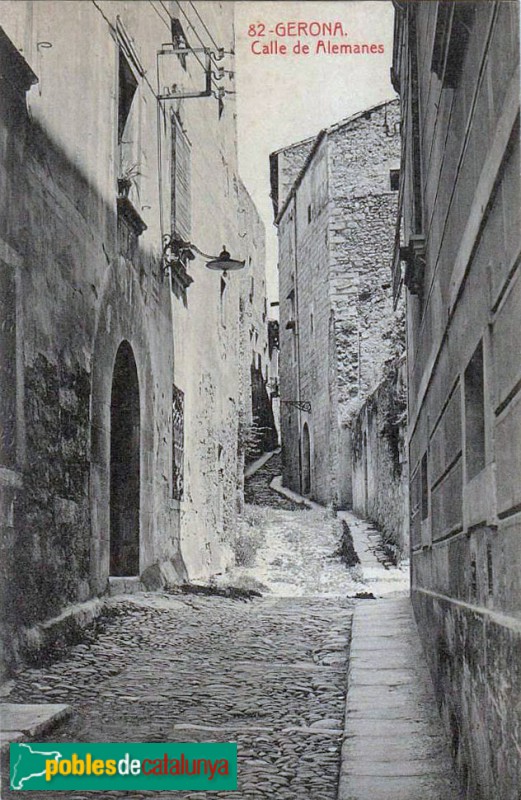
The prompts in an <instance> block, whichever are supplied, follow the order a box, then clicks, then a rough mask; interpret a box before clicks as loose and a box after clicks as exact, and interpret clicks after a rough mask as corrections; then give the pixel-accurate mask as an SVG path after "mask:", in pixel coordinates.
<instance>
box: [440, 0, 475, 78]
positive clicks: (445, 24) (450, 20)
mask: <svg viewBox="0 0 521 800" xmlns="http://www.w3.org/2000/svg"><path fill="white" fill-rule="evenodd" d="M474 14H475V3H455V2H454V0H450V1H449V0H445V2H440V3H438V10H437V17H436V31H435V35H434V46H433V50H432V60H431V70H432V71H433V72H434V73H436V75H437V76H438V78H439V79H440V80H442V81H443V86H444V87H447V88H449V89H455V88H456V87H457V85H458V82H459V78H460V75H461V72H462V69H463V62H464V60H465V53H466V51H467V44H468V40H469V38H470V33H471V30H472V25H473V22H474Z"/></svg>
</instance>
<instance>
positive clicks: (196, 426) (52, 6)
mask: <svg viewBox="0 0 521 800" xmlns="http://www.w3.org/2000/svg"><path fill="white" fill-rule="evenodd" d="M131 5H132V8H130V7H126V6H125V8H123V6H121V4H118V3H108V4H105V5H104V7H103V8H101V7H98V6H97V5H95V4H92V3H79V4H78V5H77V8H76V7H75V8H74V9H73V8H72V7H71V6H70V5H68V4H64V5H63V7H62V5H61V4H57V3H55V2H52V0H43V1H42V2H41V3H38V4H37V5H35V6H34V8H33V12H32V15H31V22H30V24H28V19H29V17H27V15H26V13H25V7H24V5H23V4H20V3H17V2H10V0H7V2H5V3H4V4H3V6H2V12H3V13H2V28H0V72H1V75H2V92H1V93H0V106H1V108H0V110H1V112H2V113H1V121H0V129H1V130H0V183H1V185H2V187H3V192H2V197H3V200H4V202H3V221H4V225H3V226H2V231H1V232H0V274H1V289H2V295H3V297H5V300H6V305H7V307H8V315H7V324H6V325H5V326H2V329H1V330H0V351H1V359H2V363H1V364H0V372H1V375H0V377H1V378H2V388H3V387H4V386H7V387H8V389H7V392H6V394H5V401H4V398H2V408H1V411H2V426H3V428H4V430H5V433H4V434H3V436H2V438H1V443H0V444H1V447H0V489H1V490H2V491H1V505H2V512H5V513H3V514H2V529H1V531H0V533H1V543H0V556H1V558H0V564H1V566H0V576H1V583H2V598H1V605H2V607H3V609H4V612H5V613H4V615H3V629H2V638H3V640H4V643H5V648H4V656H5V659H6V661H7V662H8V665H9V667H12V666H14V665H16V663H17V662H18V661H19V659H20V656H21V651H22V649H23V647H24V641H25V639H26V638H27V636H29V638H30V633H31V631H33V630H35V629H38V626H39V625H40V624H44V623H45V621H48V620H49V619H54V618H58V619H59V618H60V615H62V614H64V613H65V612H66V609H67V608H69V607H70V606H71V605H81V604H85V603H88V602H89V601H92V600H93V599H94V598H98V597H101V596H103V595H106V594H107V593H108V592H109V587H110V585H111V582H112V584H114V582H115V581H116V582H122V581H129V582H130V584H136V585H139V581H140V578H141V577H143V579H144V580H145V581H146V582H147V583H149V584H150V585H152V584H154V585H156V584H157V582H158V581H159V582H165V580H167V578H165V576H170V577H171V578H172V581H171V582H175V579H176V577H177V578H178V579H185V578H186V577H187V575H188V577H189V578H190V579H193V578H194V577H199V576H208V575H210V574H211V573H213V572H216V571H221V570H222V569H225V568H226V566H227V565H228V564H229V563H230V562H231V560H232V558H233V549H232V543H233V539H234V535H235V522H236V519H237V514H238V511H239V510H240V508H241V505H242V497H243V478H242V475H243V465H244V457H243V453H242V452H241V451H240V448H239V419H240V418H241V416H244V415H247V414H248V413H249V414H250V416H251V406H252V378H251V367H252V360H253V356H254V355H255V368H256V369H257V370H259V371H260V372H261V373H262V376H263V378H262V380H263V381H264V382H265V381H266V380H267V378H268V376H267V375H266V366H267V364H268V362H269V354H268V341H267V308H266V304H265V294H266V287H265V276H264V257H265V256H264V226H263V224H262V221H261V220H260V218H259V215H258V212H257V210H256V208H255V206H254V204H253V202H252V201H251V198H249V196H248V195H247V192H246V190H244V187H242V184H241V183H240V178H239V175H238V166H237V141H236V120H235V113H234V110H233V106H232V103H233V101H232V100H231V99H230V98H229V97H228V98H227V99H226V101H225V102H224V104H222V107H219V103H218V101H217V99H216V98H207V99H205V100H200V99H198V100H194V99H188V100H186V101H185V100H180V101H178V102H176V107H175V113H174V109H173V107H172V104H170V105H169V106H168V107H167V106H166V105H165V104H164V103H159V105H158V98H157V96H156V89H155V86H156V80H155V78H154V79H152V76H154V75H155V74H156V64H157V51H158V49H160V47H161V43H163V42H165V41H169V39H170V37H171V35H172V29H171V26H170V23H169V22H168V19H167V16H165V14H163V16H161V15H159V14H157V13H155V11H154V8H153V7H152V6H151V5H150V4H146V3H134V4H131ZM165 13H166V12H165ZM187 13H189V14H191V15H192V18H193V19H192V23H193V25H194V30H196V31H197V34H198V35H200V36H201V37H203V36H204V37H206V39H207V41H208V46H210V41H209V37H215V38H216V39H217V38H218V39H219V41H220V43H221V44H222V46H223V48H224V50H225V51H226V52H227V53H229V52H233V49H234V41H233V37H234V32H233V4H224V5H223V7H222V8H221V7H219V8H217V6H215V7H214V4H201V7H200V11H199V14H197V15H196V14H195V12H194V9H191V10H190V9H189V10H188V11H187ZM177 23H178V24H179V25H180V26H181V28H182V27H183V25H184V24H185V23H183V22H181V21H180V20H177ZM209 32H210V33H209ZM194 35H195V34H194ZM167 36H168V38H167V39H165V37H167ZM38 37H39V38H38ZM43 40H45V41H50V42H52V49H51V48H47V50H45V53H44V52H43V50H42V49H39V47H38V42H39V41H43ZM85 41H88V42H89V47H88V48H85V46H84V45H85ZM51 53H52V55H51ZM93 53H95V54H96V59H95V63H94V61H93V55H92V54H93ZM44 56H45V58H44ZM174 62H175V63H174V64H173V69H174V71H175V70H179V71H180V72H181V73H183V80H184V79H188V80H189V81H193V82H194V83H195V81H196V79H197V78H199V77H200V75H199V73H198V74H197V76H196V74H195V73H196V72H197V70H198V68H199V65H197V63H196V62H195V60H194V62H193V63H192V62H190V59H188V63H187V64H186V65H185V66H186V70H185V69H184V67H183V65H182V64H181V62H180V61H179V60H178V59H177V58H174ZM193 64H195V66H194V65H193ZM174 82H175V81H174ZM31 87H32V88H31ZM232 88H233V87H232V86H230V90H232ZM158 114H159V118H160V119H161V125H158ZM125 175H131V176H132V179H127V180H125V179H124V178H125ZM208 175H212V180H211V181H208ZM129 184H130V185H129ZM216 209H217V210H218V213H216ZM239 212H242V213H239ZM210 217H212V218H214V219H215V220H216V222H215V224H214V225H212V226H210V227H209V226H208V219H209V218H210ZM239 217H240V222H241V227H240V228H238V224H237V222H238V219H239ZM170 233H172V234H174V236H180V235H181V234H182V237H181V238H183V239H184V240H188V239H189V240H191V241H192V242H194V243H196V244H197V246H198V247H200V248H201V250H202V251H203V252H206V253H212V254H213V253H219V252H220V250H221V248H222V245H223V243H224V244H225V245H226V247H227V248H228V249H229V251H230V252H231V253H232V254H233V255H234V256H235V257H237V258H240V259H241V260H242V259H244V260H245V261H246V263H247V264H248V266H249V267H251V269H250V274H249V275H247V276H244V277H243V276H239V275H237V276H236V275H235V274H234V275H230V276H228V277H227V278H224V277H221V276H220V275H218V274H216V273H215V272H210V271H209V270H206V269H205V266H204V261H203V260H202V259H201V258H199V257H197V258H196V259H194V260H193V261H190V262H189V263H188V265H186V266H185V265H184V264H182V263H181V262H179V263H175V264H173V265H171V267H170V268H169V270H165V269H164V267H165V262H164V261H163V238H162V237H163V236H164V235H165V234H170ZM245 272H246V270H245ZM252 277H253V278H254V280H255V286H254V287H253V288H252V287H251V285H250V282H251V279H252ZM250 297H251V300H250ZM247 305H248V311H247V313H246V312H245V313H243V315H242V317H241V312H240V309H241V308H242V309H243V312H244V309H245V308H246V306H247ZM250 322H251V323H252V324H253V325H255V326H256V327H257V339H256V341H255V343H254V344H252V343H251V342H249V341H247V345H248V346H244V345H245V342H244V338H245V337H248V339H249V335H250V332H249V330H247V331H246V332H245V326H246V325H249V323H250ZM4 362H5V363H4ZM7 363H8V364H9V367H7V366H6V365H5V364H7ZM169 580H170V579H169ZM113 588H114V585H113ZM49 636H50V635H49Z"/></svg>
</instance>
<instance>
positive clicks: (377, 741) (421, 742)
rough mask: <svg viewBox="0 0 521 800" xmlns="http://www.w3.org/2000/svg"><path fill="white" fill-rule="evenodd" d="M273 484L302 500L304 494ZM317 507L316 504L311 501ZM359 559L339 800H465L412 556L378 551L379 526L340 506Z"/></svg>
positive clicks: (340, 513) (294, 498) (278, 480)
mask: <svg viewBox="0 0 521 800" xmlns="http://www.w3.org/2000/svg"><path fill="white" fill-rule="evenodd" d="M281 483H282V482H281V479H280V478H279V479H275V480H273V481H272V483H271V487H272V489H273V490H274V491H277V492H280V493H282V494H283V495H284V496H286V497H288V498H290V499H292V500H293V501H295V502H299V501H300V502H302V501H303V500H304V498H301V497H300V496H299V495H297V494H295V493H293V492H290V491H289V490H288V489H286V488H284V487H282V485H281ZM306 502H307V503H308V504H309V505H310V506H312V507H315V506H316V504H314V503H310V502H309V501H306ZM338 517H339V518H340V519H341V520H343V521H344V522H346V523H347V525H348V526H349V530H350V532H351V535H352V538H353V545H354V548H355V550H356V552H357V553H358V556H359V558H360V576H359V578H360V582H361V583H362V584H363V586H364V589H365V590H366V591H367V593H368V594H370V595H373V596H374V597H375V598H377V599H375V600H359V601H358V602H357V605H356V608H355V611H354V616H353V627H352V638H351V648H350V658H349V672H348V693H347V702H346V713H345V722H344V736H343V745H342V753H341V766H340V780H339V789H338V798H337V800H461V795H460V793H459V784H458V780H457V778H456V775H455V772H454V768H453V765H452V759H451V757H450V753H449V751H448V737H447V733H446V731H445V729H444V728H443V725H442V722H441V719H440V716H439V713H438V709H437V706H436V701H435V699H434V692H433V688H432V683H431V678H430V675H429V672H428V668H427V662H426V660H425V657H424V654H423V651H422V647H421V643H420V639H419V635H418V630H417V628H416V623H415V621H414V616H413V612H412V606H411V601H410V598H409V567H408V562H404V563H402V564H401V565H400V566H398V567H394V566H392V565H389V564H388V563H386V564H384V563H383V562H382V561H381V560H380V558H379V557H378V550H377V547H378V538H379V537H378V533H377V531H376V529H375V528H374V526H373V525H372V524H371V523H370V522H367V521H365V520H363V519H360V518H359V517H357V516H356V515H355V514H353V513H352V512H350V511H339V512H338Z"/></svg>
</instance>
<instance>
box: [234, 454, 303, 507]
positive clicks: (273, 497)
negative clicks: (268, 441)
mask: <svg viewBox="0 0 521 800" xmlns="http://www.w3.org/2000/svg"><path fill="white" fill-rule="evenodd" d="M281 472H282V456H281V454H280V452H276V453H274V454H273V455H272V456H271V458H270V459H269V460H268V461H267V462H266V463H265V464H264V466H263V467H262V468H261V469H259V470H258V471H257V472H255V473H254V474H253V475H252V476H251V477H250V478H248V480H247V481H246V482H245V486H244V500H245V502H246V503H250V504H252V505H257V506H269V507H271V508H280V509H285V510H286V511H296V510H299V509H302V508H305V507H303V506H301V505H300V504H298V503H294V502H292V501H291V500H288V499H286V498H285V497H281V496H280V495H279V494H277V493H276V492H274V491H273V490H272V489H270V483H271V481H272V480H273V478H275V477H276V476H277V475H280V474H281Z"/></svg>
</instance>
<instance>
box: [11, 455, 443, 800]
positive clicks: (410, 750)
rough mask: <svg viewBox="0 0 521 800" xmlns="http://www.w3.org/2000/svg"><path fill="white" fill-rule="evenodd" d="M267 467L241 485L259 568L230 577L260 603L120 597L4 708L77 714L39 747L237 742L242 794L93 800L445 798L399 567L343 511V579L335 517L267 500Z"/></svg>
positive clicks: (434, 720)
mask: <svg viewBox="0 0 521 800" xmlns="http://www.w3.org/2000/svg"><path fill="white" fill-rule="evenodd" d="M277 458H278V456H277V455H275V456H274V457H273V458H271V459H270V460H269V461H268V462H267V463H266V464H265V465H264V466H263V467H262V468H261V469H260V470H259V471H258V472H256V473H255V475H254V476H252V478H251V479H250V481H248V490H249V500H250V502H254V503H257V505H255V506H249V507H248V508H247V512H248V513H250V515H251V518H252V519H253V520H254V522H255V524H254V525H249V527H248V529H247V533H248V535H251V536H252V537H256V539H257V541H256V557H255V563H254V564H253V565H252V566H251V567H250V568H243V569H242V573H241V571H240V570H239V571H237V572H236V573H232V574H230V575H228V576H227V580H229V581H230V583H231V584H232V585H239V584H236V583H235V581H234V580H233V579H234V578H236V577H240V576H241V574H242V576H245V577H246V578H251V579H252V581H256V582H257V584H262V585H263V586H264V587H265V589H263V591H265V595H264V596H263V597H262V598H257V599H255V600H253V601H251V602H242V601H239V600H232V599H230V598H224V597H216V596H213V597H211V596H202V595H176V596H172V595H169V594H167V593H148V592H143V593H139V594H136V595H133V596H132V597H129V596H127V597H125V596H122V597H115V598H113V599H112V600H110V601H109V614H108V616H107V618H106V619H105V622H104V627H103V626H102V627H101V628H100V630H99V632H98V634H97V636H96V637H95V638H90V639H87V640H86V641H84V642H82V643H81V644H78V645H76V646H74V647H72V648H71V649H70V650H69V651H68V652H67V654H66V655H65V656H64V657H63V658H62V660H60V661H56V662H54V663H51V664H48V665H46V666H42V667H40V668H28V669H26V670H24V671H23V672H21V673H20V674H19V675H17V676H16V679H15V680H14V681H12V683H11V684H10V685H9V688H8V691H7V695H6V698H5V699H6V700H7V701H8V702H15V703H52V704H67V705H70V706H72V707H73V709H74V713H73V715H72V716H71V717H70V719H68V720H67V721H66V722H64V723H63V724H62V725H61V726H60V727H59V728H57V729H56V730H54V731H53V732H52V734H45V735H43V736H42V737H41V738H42V741H56V742H60V741H63V742H65V741H78V742H82V741H85V742H88V741H102V742H103V741H114V742H125V741H129V742H130V741H134V742H136V741H137V742H139V741H142V742H169V741H171V742H183V741H191V742H208V741H209V742H212V741H214V742H224V741H235V742H237V744H238V754H239V755H238V758H239V790H238V791H237V792H161V793H156V792H152V791H151V792H145V791H138V792H132V793H128V792H117V791H109V792H103V794H102V798H103V800H110V798H119V797H126V798H127V800H146V799H147V798H154V800H217V798H223V800H261V798H269V800H369V799H370V800H455V797H456V795H455V794H454V793H453V791H452V788H451V786H450V778H448V777H447V776H450V769H451V768H450V764H449V762H448V761H444V760H443V759H441V760H440V757H439V755H438V756H437V755H436V754H437V752H438V750H439V751H441V750H442V749H443V748H442V745H443V742H444V740H443V737H442V735H441V732H440V728H439V718H438V716H437V710H436V709H435V707H434V704H433V702H432V697H430V696H429V695H428V692H426V690H425V682H424V681H425V675H426V671H425V669H424V667H421V663H422V662H421V649H419V644H418V641H417V638H415V635H414V630H413V629H412V627H411V617H410V609H409V608H408V606H407V603H405V605H404V601H403V600H401V599H398V600H395V599H394V595H395V594H396V592H399V591H400V590H403V588H404V586H405V583H404V581H405V580H406V573H405V571H404V570H397V569H395V570H393V569H389V568H388V567H387V566H383V565H382V564H381V563H379V561H378V559H377V558H376V557H375V555H374V553H373V552H371V551H370V549H368V548H371V547H372V546H373V542H374V539H375V536H374V532H372V531H370V526H368V525H367V523H364V522H363V521H362V520H357V519H356V517H354V516H353V515H350V514H349V513H348V512H345V513H344V512H343V513H344V516H345V518H346V519H347V521H348V524H350V525H352V526H353V531H354V538H355V540H356V542H357V543H358V545H359V546H360V547H363V548H364V552H363V558H362V562H363V563H362V567H361V568H354V569H351V570H349V569H346V567H345V566H344V565H343V564H342V563H341V562H340V559H339V558H338V556H337V555H336V550H337V547H338V544H339V530H338V526H335V522H336V521H335V520H334V518H332V516H331V515H330V514H327V513H326V512H325V511H323V510H320V509H318V510H317V509H313V510H307V511H306V510H302V508H300V507H299V506H295V504H294V503H291V502H290V501H288V500H287V499H284V498H280V497H278V496H277V495H275V493H273V492H271V490H269V486H268V484H269V481H270V480H271V479H272V477H273V474H274V472H276V471H278V470H279V469H280V467H279V466H278V461H277ZM268 506H269V507H268ZM252 509H253V511H252ZM368 588H369V589H370V590H374V591H375V593H378V592H381V593H382V594H383V595H385V596H386V600H384V601H360V602H358V604H356V618H355V624H354V629H353V631H354V632H353V636H354V639H353V643H352V647H351V669H350V673H349V676H348V660H349V648H350V642H351V625H352V619H353V608H354V607H355V603H354V602H353V600H350V599H349V597H350V596H351V597H353V596H354V594H356V593H357V592H358V591H361V590H363V591H367V589H368ZM422 669H423V671H422ZM420 677H421V680H420ZM348 678H349V692H348V701H347V705H346V693H347V689H348ZM422 681H423V682H422ZM344 726H345V731H344ZM8 766H9V765H8V756H7V755H6V754H4V756H3V758H2V775H3V786H4V789H3V793H2V798H3V800H14V798H15V793H14V792H13V791H10V790H9V789H6V788H5V787H6V786H7V785H8V780H7V775H8ZM443 770H446V772H445V773H444V771H443ZM369 773H370V774H369ZM339 778H340V788H339ZM96 796H98V795H96ZM90 797H93V795H92V794H91V793H88V794H85V795H81V794H80V793H74V800H89V798H90ZM31 798H32V800H68V799H67V798H65V797H64V793H63V792H56V791H44V792H32V795H31Z"/></svg>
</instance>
